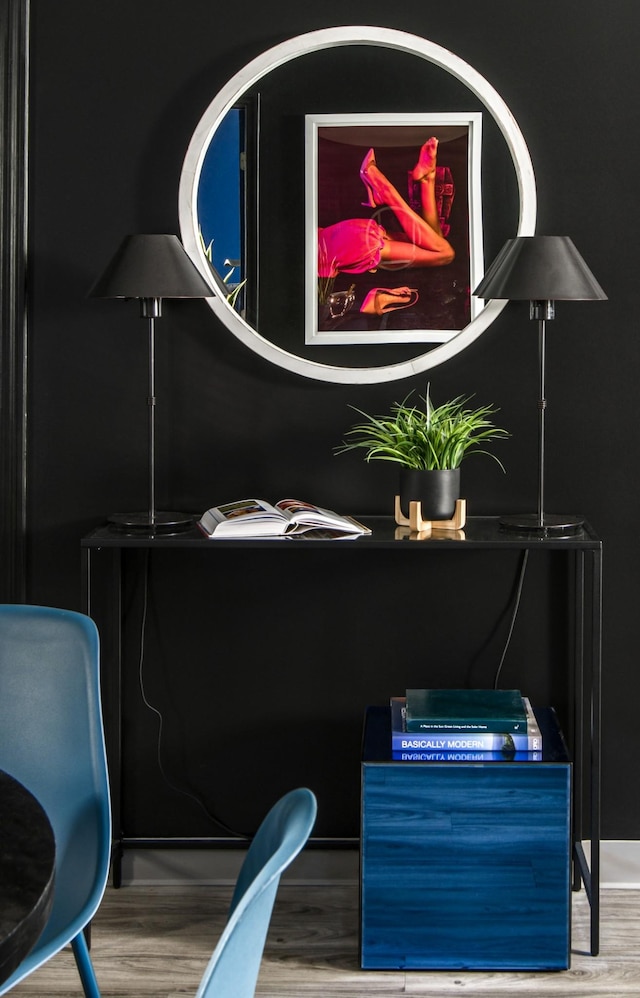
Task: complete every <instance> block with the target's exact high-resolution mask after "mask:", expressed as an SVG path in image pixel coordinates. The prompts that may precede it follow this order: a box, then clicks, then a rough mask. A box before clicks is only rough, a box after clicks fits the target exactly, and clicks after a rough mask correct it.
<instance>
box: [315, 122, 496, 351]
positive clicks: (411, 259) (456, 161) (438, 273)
mask: <svg viewBox="0 0 640 998" xmlns="http://www.w3.org/2000/svg"><path fill="white" fill-rule="evenodd" d="M481 132H482V115H481V114H480V113H477V112H470V113H466V114H465V113H459V112H446V113H444V112H443V113H441V114H440V113H435V114H434V113H429V114H421V115H416V114H394V115H388V114H337V115H331V114H309V115H306V116H305V144H306V156H305V162H306V169H307V177H306V233H305V244H306V245H305V261H306V299H305V306H306V307H305V342H306V343H307V344H323V343H334V344H353V343H363V344H364V343H446V342H448V341H449V340H451V339H452V338H453V337H454V336H456V335H457V334H458V333H459V332H460V330H461V329H463V328H464V327H465V326H467V325H468V323H469V322H470V321H471V320H472V319H473V318H475V316H476V315H477V314H478V312H479V310H480V303H479V302H478V300H477V299H475V298H472V296H471V288H473V287H475V286H476V284H477V282H478V281H479V280H480V279H481V278H482V275H483V272H484V270H483V241H482V205H481V183H480V164H481Z"/></svg>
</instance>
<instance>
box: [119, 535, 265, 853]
mask: <svg viewBox="0 0 640 998" xmlns="http://www.w3.org/2000/svg"><path fill="white" fill-rule="evenodd" d="M148 608H149V551H148V550H145V563H144V572H143V595H142V616H141V620H140V646H139V657H138V683H139V686H140V695H141V697H142V702H143V703H144V705H145V707H146V708H147V710H149V711H150V712H151V713H152V714H155V716H156V717H157V719H158V738H157V743H156V757H157V762H158V769H159V771H160V775H161V776H162V778H163V780H164V782H165V783H166V784H167V786H168V787H169V788H170V789H171V790H173V791H175V792H176V793H179V794H182V795H183V796H184V797H188V798H189V799H190V800H192V801H194V802H195V803H196V804H197V805H198V806H199V807H200V808H201V809H202V810H203V811H204V813H205V814H206V816H207V818H209V820H210V821H213V822H214V824H216V825H218V827H219V828H221V829H223V831H225V832H227V833H228V834H229V835H232V836H233V837H234V838H239V839H250V838H251V835H249V834H247V833H246V832H239V831H237V830H236V829H234V828H231V827H230V826H229V825H227V824H226V823H225V822H224V821H222V819H221V818H219V817H217V815H215V814H213V813H212V812H211V811H210V810H209V808H208V807H207V805H206V804H205V802H204V801H203V800H202V798H201V797H199V796H198V795H197V794H194V793H192V792H191V791H190V790H187V789H186V788H185V787H180V786H178V785H177V784H175V783H174V782H173V781H172V780H170V779H169V777H168V776H167V773H166V770H165V768H164V765H163V762H162V733H163V730H164V717H163V714H162V711H161V710H159V709H158V708H157V707H156V706H155V705H154V704H152V703H151V701H150V700H149V698H148V696H147V693H146V690H145V683H144V658H145V647H146V630H147V617H148Z"/></svg>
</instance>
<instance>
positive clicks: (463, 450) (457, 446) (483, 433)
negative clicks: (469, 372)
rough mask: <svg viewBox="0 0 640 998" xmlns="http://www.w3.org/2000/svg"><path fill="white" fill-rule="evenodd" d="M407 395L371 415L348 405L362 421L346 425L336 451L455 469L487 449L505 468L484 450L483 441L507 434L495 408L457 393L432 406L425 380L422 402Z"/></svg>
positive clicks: (408, 464)
mask: <svg viewBox="0 0 640 998" xmlns="http://www.w3.org/2000/svg"><path fill="white" fill-rule="evenodd" d="M411 394H412V393H409V395H407V397H406V398H405V399H404V401H403V402H394V403H393V405H392V406H391V411H390V413H389V414H388V415H385V416H370V415H369V414H368V413H366V412H363V411H362V409H358V408H356V406H351V407H350V408H352V409H353V410H354V411H355V412H357V413H359V414H360V415H361V416H363V417H364V419H365V422H359V423H355V424H354V425H353V426H352V427H351V429H349V430H347V431H346V433H345V438H346V439H345V440H344V441H343V442H342V445H341V446H340V447H336V448H335V452H336V453H337V454H343V453H344V452H345V451H350V450H356V449H357V448H363V449H364V450H365V451H366V454H365V460H366V461H393V462H395V463H396V464H399V465H401V466H402V467H403V468H410V469H412V470H414V471H434V470H445V469H455V468H459V467H460V465H461V463H462V461H463V459H464V458H465V457H467V456H468V455H469V454H473V453H475V454H487V455H488V456H489V457H492V458H493V459H494V460H495V461H497V462H498V464H499V465H500V467H501V468H502V470H503V471H504V470H505V469H504V466H503V464H502V462H501V461H500V460H499V459H498V458H497V457H496V456H495V454H492V453H491V452H490V451H487V450H485V449H484V444H485V443H487V442H489V441H491V440H496V439H504V438H505V437H508V436H509V433H508V432H507V431H506V430H504V429H502V428H500V427H499V426H496V425H495V424H494V422H493V420H492V419H491V417H492V416H493V415H494V414H495V413H496V412H498V410H497V409H496V408H495V407H494V406H492V405H483V406H480V407H479V408H476V409H472V408H469V406H468V403H469V402H470V400H471V398H472V397H473V396H468V397H465V396H462V395H459V396H457V398H454V399H451V400H450V401H448V402H443V403H442V405H439V406H434V405H433V403H432V402H431V398H430V396H429V385H427V392H426V395H424V396H422V395H421V396H419V398H420V401H421V402H422V403H423V407H418V406H417V405H410V404H409V399H410V397H411Z"/></svg>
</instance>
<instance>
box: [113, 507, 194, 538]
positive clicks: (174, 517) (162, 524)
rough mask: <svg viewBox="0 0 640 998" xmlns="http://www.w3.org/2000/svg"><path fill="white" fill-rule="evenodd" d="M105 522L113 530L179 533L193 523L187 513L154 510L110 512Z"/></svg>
mask: <svg viewBox="0 0 640 998" xmlns="http://www.w3.org/2000/svg"><path fill="white" fill-rule="evenodd" d="M107 523H108V524H109V525H110V526H111V527H113V528H114V530H121V531H123V532H125V533H129V534H142V533H144V534H179V533H180V532H181V531H182V530H188V529H189V528H190V527H192V526H193V524H194V517H193V516H192V515H191V514H189V513H176V512H173V511H172V512H155V513H154V514H153V516H152V515H151V514H150V513H149V510H145V512H141V513H110V514H109V516H108V517H107Z"/></svg>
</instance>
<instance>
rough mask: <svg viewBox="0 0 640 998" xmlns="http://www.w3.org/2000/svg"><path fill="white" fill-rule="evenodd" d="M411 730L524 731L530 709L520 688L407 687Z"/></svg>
mask: <svg viewBox="0 0 640 998" xmlns="http://www.w3.org/2000/svg"><path fill="white" fill-rule="evenodd" d="M405 727H406V730H407V731H420V732H425V731H427V732H437V731H461V732H466V733H471V734H474V733H481V732H483V731H489V732H491V731H500V732H515V733H519V734H521V733H523V732H526V730H527V713H526V710H525V708H524V704H523V702H522V694H521V693H520V690H428V689H427V690H418V689H410V690H407V711H406V717H405Z"/></svg>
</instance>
